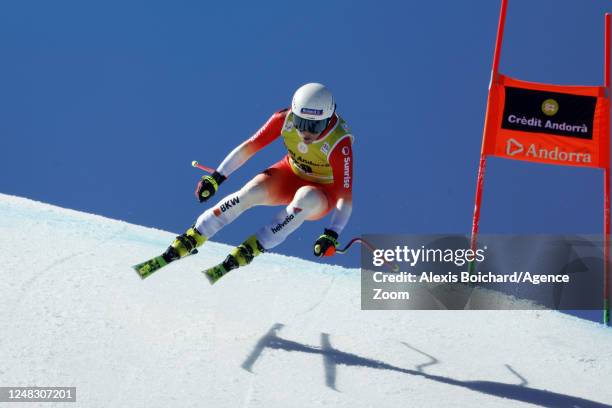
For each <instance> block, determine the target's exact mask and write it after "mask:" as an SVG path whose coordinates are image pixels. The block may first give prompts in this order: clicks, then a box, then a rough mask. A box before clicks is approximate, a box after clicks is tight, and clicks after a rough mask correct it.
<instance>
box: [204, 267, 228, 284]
mask: <svg viewBox="0 0 612 408" xmlns="http://www.w3.org/2000/svg"><path fill="white" fill-rule="evenodd" d="M228 272H229V270H227V269H225V266H223V262H222V263H220V264H218V265H215V266H213V267H212V268H208V269H206V270H203V271H202V273H203V274H204V276H206V279H208V281H209V282H210V284H211V285H212V284H214V283H215V282H216V281H218V280H219V279H221V278H222V277H223V275H225V274H226V273H228Z"/></svg>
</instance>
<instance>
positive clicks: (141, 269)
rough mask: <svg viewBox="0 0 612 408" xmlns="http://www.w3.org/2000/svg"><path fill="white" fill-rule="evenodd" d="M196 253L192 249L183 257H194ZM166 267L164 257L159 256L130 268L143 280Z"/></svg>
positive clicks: (166, 263) (196, 251) (195, 250)
mask: <svg viewBox="0 0 612 408" xmlns="http://www.w3.org/2000/svg"><path fill="white" fill-rule="evenodd" d="M197 253H198V250H197V249H194V250H193V251H191V252H190V253H189V254H187V255H185V256H190V255H195V254H197ZM166 265H168V262H166V260H165V259H164V257H163V256H161V255H160V256H156V257H153V258H151V259H149V260H147V261H144V262H142V263H139V264H137V265H134V266H132V268H133V269H134V270H135V271H136V273H137V274H138V276H140V277H141V278H142V279H144V278H147V277H149V276H151V275H152V274H153V273H154V272H157V271H158V270H160V269H161V268H163V267H164V266H166Z"/></svg>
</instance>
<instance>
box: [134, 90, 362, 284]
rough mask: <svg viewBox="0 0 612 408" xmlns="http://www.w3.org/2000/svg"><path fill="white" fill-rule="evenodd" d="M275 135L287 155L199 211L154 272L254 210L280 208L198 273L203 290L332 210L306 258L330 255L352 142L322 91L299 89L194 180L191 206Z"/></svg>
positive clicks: (339, 225) (346, 194) (346, 198)
mask: <svg viewBox="0 0 612 408" xmlns="http://www.w3.org/2000/svg"><path fill="white" fill-rule="evenodd" d="M280 136H282V138H283V141H284V143H285V147H286V148H287V153H288V154H287V155H286V156H285V157H283V159H281V160H280V161H279V162H277V163H276V164H274V165H272V166H271V167H269V168H268V169H266V170H265V171H263V172H262V173H260V174H258V175H257V176H255V177H254V178H253V179H252V180H251V181H249V182H248V183H247V184H246V185H244V186H243V187H242V188H241V189H240V190H238V191H236V192H234V193H232V194H229V195H228V196H226V197H224V198H222V199H221V200H220V201H219V202H218V203H217V204H216V205H215V206H213V207H212V208H209V209H208V210H206V211H204V213H203V214H202V215H200V217H199V218H198V219H197V221H196V223H195V224H194V225H193V226H192V227H191V228H189V229H188V230H187V231H186V232H185V233H184V234H182V235H180V236H178V237H177V238H176V239H175V240H174V241H173V242H172V244H171V245H170V246H169V247H168V249H167V250H166V251H165V252H164V253H163V255H162V256H161V258H163V260H162V259H160V260H159V261H160V263H161V264H162V265H160V266H159V267H161V266H164V265H165V264H167V263H170V262H173V261H175V260H177V259H180V258H182V257H184V256H186V255H189V254H190V253H193V252H194V250H195V249H196V248H197V247H199V246H201V245H202V244H204V242H206V240H208V239H210V238H212V237H213V236H214V235H215V234H216V233H217V232H218V231H219V230H221V229H222V228H223V227H224V226H226V225H228V224H229V223H231V222H232V221H234V220H235V219H236V218H238V216H240V214H242V213H243V212H244V211H245V210H247V209H249V208H251V207H253V206H257V205H267V206H280V205H282V206H285V207H284V208H283V209H282V210H281V211H279V212H278V213H277V214H276V216H275V217H274V218H273V219H272V220H271V221H270V222H269V223H268V224H266V225H264V226H263V227H262V228H261V229H260V230H259V231H257V232H256V233H255V234H254V235H251V236H250V237H248V238H247V239H246V240H245V241H244V242H243V243H242V244H240V245H239V246H238V247H236V248H235V249H234V250H233V251H232V252H231V253H230V254H229V255H228V256H227V257H226V258H225V260H224V261H223V262H222V263H221V264H219V265H217V266H215V267H213V268H210V269H208V270H207V271H205V273H206V275H207V277H208V279H209V280H210V281H211V283H214V282H215V281H216V280H217V279H219V278H220V277H221V276H223V275H224V274H226V273H227V272H229V271H230V270H232V269H235V268H238V267H239V266H244V265H247V264H249V263H250V262H251V261H252V260H253V258H255V257H256V256H258V255H259V254H261V253H262V252H265V251H268V250H270V249H272V248H274V247H275V246H277V245H279V244H280V243H281V242H283V241H284V240H285V238H287V236H288V235H289V234H291V233H292V232H293V231H295V230H296V229H297V228H298V227H299V226H300V225H301V224H302V222H304V221H305V220H318V219H320V218H322V217H324V216H325V215H326V214H328V213H329V212H330V211H332V210H333V211H334V212H333V215H332V217H331V221H330V223H329V225H328V226H327V227H326V228H325V229H324V231H323V234H322V235H321V236H319V237H318V238H317V239H316V241H315V243H314V255H315V256H317V257H322V256H332V255H333V254H334V253H335V250H336V247H337V246H338V241H337V239H338V235H339V234H340V233H341V232H342V230H343V228H344V227H345V226H346V224H347V222H348V220H349V217H350V215H351V210H352V182H353V153H352V142H353V136H352V135H351V134H350V130H349V128H348V126H347V124H346V122H345V121H344V120H343V119H342V118H341V117H340V116H339V115H338V113H337V112H336V104H335V102H334V98H333V96H332V94H331V92H330V91H329V90H328V89H327V88H326V87H325V86H324V85H321V84H318V83H308V84H306V85H303V86H302V87H300V88H299V89H298V90H297V91H296V92H295V94H294V95H293V99H292V101H291V108H287V109H283V110H280V111H278V112H276V113H274V114H273V115H272V116H271V117H270V119H268V121H267V122H266V123H265V124H264V125H263V126H262V127H261V128H260V129H259V130H258V131H257V132H256V133H255V134H254V135H253V136H252V137H251V138H249V139H248V140H246V141H245V142H243V143H242V144H240V145H239V146H238V147H236V148H235V149H234V150H233V151H232V152H231V153H230V154H229V155H227V157H225V159H224V160H223V161H222V162H221V164H220V165H219V167H218V168H217V170H216V171H215V172H214V173H213V174H211V175H207V176H203V177H202V178H201V180H200V181H199V183H198V185H197V187H196V189H195V196H196V199H197V200H198V201H199V202H204V201H207V200H209V199H210V198H211V197H213V196H214V195H215V193H216V192H217V190H218V189H219V186H220V185H221V184H222V183H223V182H224V181H225V180H226V179H227V177H229V176H230V175H231V174H232V173H233V172H234V171H236V170H237V169H238V168H239V167H240V166H242V165H243V164H244V163H245V162H246V161H247V160H249V159H250V158H251V157H252V156H253V155H254V154H255V153H256V152H257V151H259V150H261V149H262V148H264V147H265V146H267V145H268V144H270V143H271V142H272V141H274V140H275V139H277V138H278V137H280ZM158 258H160V257H158ZM141 265H142V264H141ZM137 267H138V266H137Z"/></svg>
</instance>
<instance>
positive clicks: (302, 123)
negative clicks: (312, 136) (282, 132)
mask: <svg viewBox="0 0 612 408" xmlns="http://www.w3.org/2000/svg"><path fill="white" fill-rule="evenodd" d="M328 124H329V118H328V119H323V120H310V119H304V118H300V117H299V116H298V115H296V114H293V126H294V127H295V128H296V129H297V130H300V131H302V132H310V133H321V132H323V131H324V130H325V128H326V127H327V125H328Z"/></svg>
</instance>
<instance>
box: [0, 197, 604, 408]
mask: <svg viewBox="0 0 612 408" xmlns="http://www.w3.org/2000/svg"><path fill="white" fill-rule="evenodd" d="M238 222H239V221H238ZM174 235H175V234H172V233H169V232H164V231H159V230H155V229H151V228H145V227H141V226H137V225H132V224H128V223H125V222H121V221H116V220H111V219H108V218H103V217H100V216H96V215H90V214H85V213H81V212H76V211H72V210H67V209H62V208H58V207H54V206H51V205H48V204H43V203H38V202H34V201H31V200H28V199H24V198H19V197H13V196H7V195H0V243H1V248H2V251H1V252H0V265H2V267H1V270H0V308H1V309H0V310H1V311H2V313H0V385H1V386H75V387H77V402H76V403H73V404H66V403H65V404H51V403H39V404H34V403H30V404H23V403H22V404H19V403H9V404H2V406H15V407H23V406H41V407H50V406H54V405H57V406H71V407H73V406H74V407H105V408H106V407H130V408H136V407H143V408H144V407H146V408H153V407H215V408H216V407H230V408H231V407H252V408H255V407H266V408H271V407H283V408H285V407H298V408H299V407H319V406H328V407H347V408H349V407H350V408H356V407H408V406H410V407H507V406H512V407H521V406H545V407H601V406H609V405H608V404H612V353H611V352H610V350H611V347H612V330H610V329H606V328H604V327H602V326H601V325H598V324H596V323H592V322H588V321H584V320H580V319H577V318H574V317H571V316H568V315H564V314H561V313H558V312H552V311H435V312H432V311H362V310H361V309H360V280H359V270H357V269H345V268H341V267H336V266H330V265H324V264H319V263H316V262H309V261H305V260H302V259H297V258H290V257H286V256H282V255H277V254H271V253H270V254H268V253H267V254H264V255H262V256H260V257H258V258H257V259H256V260H255V261H254V262H253V264H251V265H249V266H247V267H244V268H241V269H238V270H236V271H233V272H231V273H230V274H229V275H228V276H226V277H224V278H223V279H222V280H221V281H219V282H218V283H217V284H215V285H214V286H211V285H210V284H209V283H208V281H207V280H206V279H205V278H204V277H203V276H202V274H201V273H200V270H202V268H204V267H207V266H211V265H213V264H216V263H218V262H219V261H221V260H222V259H223V258H224V257H225V255H226V254H227V253H228V251H229V250H230V249H231V247H230V246H227V245H222V244H218V243H214V242H207V243H206V244H205V245H204V246H203V247H202V248H201V251H200V254H198V255H196V256H192V257H188V258H186V259H184V260H182V261H180V262H177V263H174V264H172V265H169V266H168V267H167V268H165V269H163V270H161V271H159V272H157V273H156V274H154V275H152V276H151V277H149V278H147V279H145V280H141V279H140V278H139V277H138V276H137V275H136V273H135V272H134V271H133V270H132V269H131V268H130V266H131V265H133V264H135V263H138V262H140V261H143V260H144V259H147V258H149V257H151V256H153V255H157V254H159V253H161V252H162V251H163V250H164V248H165V247H166V246H167V245H168V244H169V242H171V240H172V239H173V238H174ZM290 239H291V238H290ZM281 248H282V247H281Z"/></svg>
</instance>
